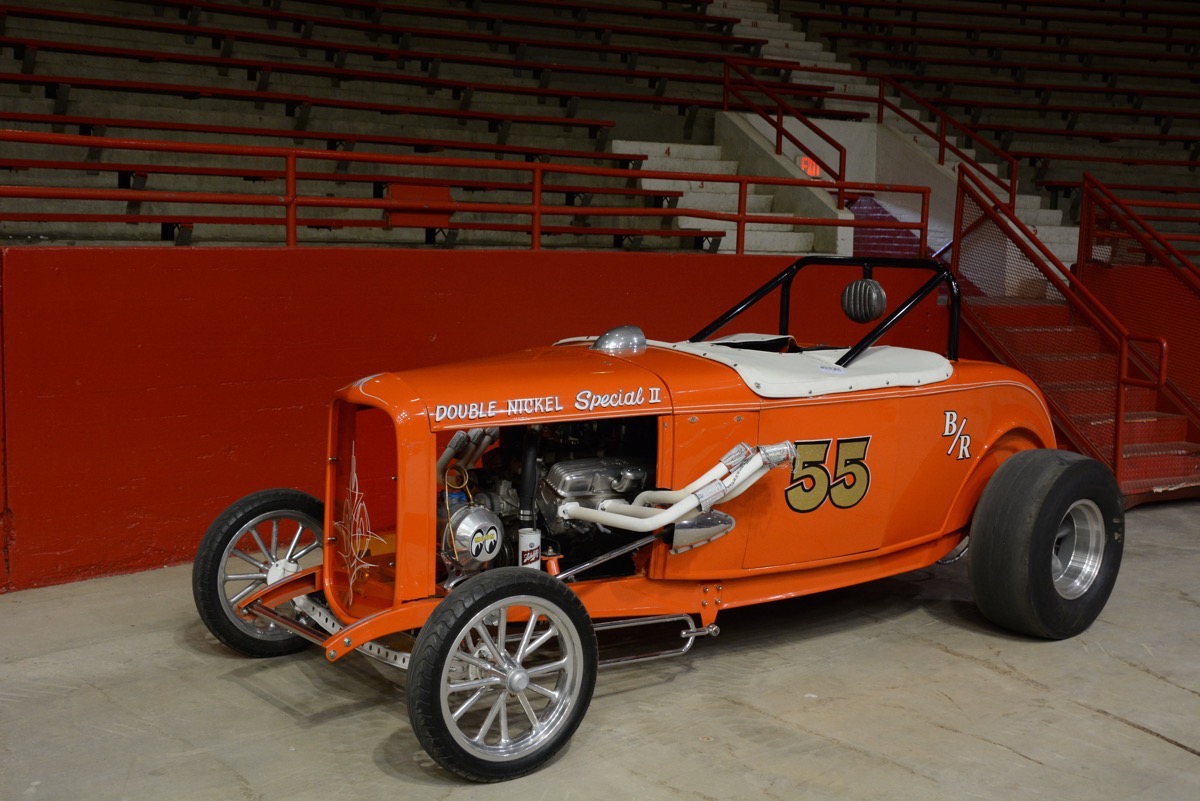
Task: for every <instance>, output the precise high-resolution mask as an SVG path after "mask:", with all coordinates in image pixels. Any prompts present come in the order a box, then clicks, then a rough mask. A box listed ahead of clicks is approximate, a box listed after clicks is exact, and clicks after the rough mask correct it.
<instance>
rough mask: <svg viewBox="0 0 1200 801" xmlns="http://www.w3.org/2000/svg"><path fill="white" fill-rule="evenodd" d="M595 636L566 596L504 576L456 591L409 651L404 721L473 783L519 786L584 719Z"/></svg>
mask: <svg viewBox="0 0 1200 801" xmlns="http://www.w3.org/2000/svg"><path fill="white" fill-rule="evenodd" d="M597 660H598V658H597V651H596V633H595V631H594V630H593V628H592V625H591V620H590V619H589V617H588V614H587V610H586V609H585V608H584V606H583V603H582V602H581V601H580V600H579V598H578V597H577V596H576V595H575V593H574V592H572V591H571V589H570V588H569V587H567V586H566V585H565V584H563V583H562V582H561V581H559V580H558V579H555V578H551V577H550V576H548V575H546V574H545V573H542V572H539V571H536V570H531V569H530V568H527V567H501V568H495V569H492V570H488V571H486V572H484V573H481V574H479V575H478V576H475V577H473V578H471V579H469V580H467V581H465V582H463V583H462V584H461V585H459V586H458V587H456V588H455V590H454V591H453V592H452V593H451V594H450V595H448V596H447V597H446V598H445V599H444V600H443V601H442V602H441V603H440V604H439V605H438V606H437V608H436V609H435V610H434V611H433V614H432V615H430V616H429V619H428V620H427V621H426V623H425V626H424V627H423V628H422V629H421V632H420V634H419V635H418V636H417V641H416V643H414V645H413V651H412V661H411V663H410V665H409V671H408V714H409V719H410V720H411V721H412V726H413V731H414V732H415V733H416V735H417V740H418V741H419V742H420V743H421V746H422V747H423V748H424V749H425V751H426V752H427V753H428V754H429V755H430V756H431V757H433V759H434V761H436V762H437V763H438V764H439V765H441V766H442V767H444V768H446V769H447V770H449V771H452V772H454V773H456V774H458V775H460V776H462V777H464V778H467V779H470V780H472V781H480V782H493V781H501V780H504V779H513V778H516V777H518V776H524V775H525V774H527V773H531V772H532V771H534V770H537V769H538V768H539V767H541V766H542V765H543V764H545V762H546V761H547V760H549V759H550V758H551V757H552V756H554V754H556V753H557V752H558V751H559V750H560V749H561V748H562V747H563V746H564V745H566V744H567V741H568V740H570V738H571V735H572V734H574V733H575V729H576V728H578V726H579V723H580V721H581V720H583V716H584V713H585V712H587V707H588V704H589V703H590V702H591V698H592V689H593V688H594V687H595V684H596V667H597Z"/></svg>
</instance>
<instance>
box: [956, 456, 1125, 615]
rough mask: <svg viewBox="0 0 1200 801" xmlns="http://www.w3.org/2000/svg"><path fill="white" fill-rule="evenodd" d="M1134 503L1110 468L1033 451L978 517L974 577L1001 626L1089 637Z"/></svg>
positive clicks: (999, 478)
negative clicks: (1128, 507)
mask: <svg viewBox="0 0 1200 801" xmlns="http://www.w3.org/2000/svg"><path fill="white" fill-rule="evenodd" d="M1124 539H1125V510H1124V499H1123V497H1122V495H1121V491H1120V489H1119V488H1118V486H1117V483H1116V480H1115V479H1114V478H1113V475H1112V473H1111V472H1110V471H1109V469H1108V468H1107V467H1105V466H1104V465H1102V464H1100V463H1099V462H1097V461H1095V460H1094V459H1089V458H1087V457H1085V456H1081V455H1079V454H1077V453H1069V452H1066V451H1054V450H1033V451H1023V452H1021V453H1018V454H1016V455H1014V456H1013V457H1011V458H1010V459H1008V461H1006V462H1004V464H1002V465H1001V466H1000V468H999V469H998V470H997V471H996V473H995V475H993V476H992V478H991V480H990V481H989V482H988V485H987V487H986V488H985V489H984V492H983V496H982V497H981V498H980V499H979V505H978V506H977V507H976V509H975V520H974V522H973V523H972V525H971V548H970V551H969V552H968V556H969V563H968V565H969V566H968V575H969V577H970V582H971V588H972V591H973V592H974V595H975V602H976V604H977V605H978V606H979V609H980V611H981V612H983V614H984V615H985V616H986V617H987V618H988V619H989V620H991V621H992V622H993V623H996V624H998V625H1001V626H1003V627H1005V628H1007V629H1010V630H1012V631H1015V632H1018V633H1021V634H1029V635H1033V636H1036V637H1046V638H1049V639H1063V638H1066V637H1073V636H1075V635H1076V634H1079V633H1080V632H1082V631H1084V630H1085V629H1087V627H1088V626H1090V625H1091V624H1092V622H1093V621H1094V620H1095V619H1096V617H1097V616H1098V615H1099V614H1100V611H1101V610H1102V609H1103V608H1104V605H1105V603H1107V601H1108V597H1109V595H1110V594H1111V593H1112V589H1113V586H1114V584H1115V583H1116V580H1117V572H1118V570H1119V569H1120V566H1121V553H1122V550H1123V546H1124Z"/></svg>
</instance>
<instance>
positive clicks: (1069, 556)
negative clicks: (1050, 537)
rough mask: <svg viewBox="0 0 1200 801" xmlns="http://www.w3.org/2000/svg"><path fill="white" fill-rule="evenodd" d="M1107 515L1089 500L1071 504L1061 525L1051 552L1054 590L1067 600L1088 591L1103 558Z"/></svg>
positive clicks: (1098, 571)
mask: <svg viewBox="0 0 1200 801" xmlns="http://www.w3.org/2000/svg"><path fill="white" fill-rule="evenodd" d="M1104 537H1105V529H1104V515H1103V514H1102V513H1101V512H1100V507H1099V506H1097V505H1096V504H1095V503H1094V502H1092V501H1090V500H1079V501H1076V502H1075V503H1074V504H1072V505H1071V508H1069V509H1068V510H1067V513H1066V514H1065V515H1063V519H1062V521H1061V522H1060V523H1059V524H1058V532H1057V533H1056V534H1055V537H1054V548H1053V553H1052V554H1051V565H1050V570H1051V575H1052V576H1053V578H1054V589H1055V590H1057V591H1058V594H1059V595H1061V596H1062V597H1063V598H1066V599H1067V600H1073V599H1075V598H1079V597H1080V596H1082V595H1083V594H1084V593H1086V592H1087V591H1088V588H1089V587H1091V586H1092V582H1094V581H1095V580H1096V576H1097V575H1099V573H1100V564H1101V562H1102V561H1103V559H1104V541H1105V540H1104Z"/></svg>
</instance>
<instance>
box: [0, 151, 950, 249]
mask: <svg viewBox="0 0 1200 801" xmlns="http://www.w3.org/2000/svg"><path fill="white" fill-rule="evenodd" d="M0 142H6V143H12V144H25V145H58V146H74V147H79V148H84V149H87V150H91V151H96V150H106V151H136V152H146V153H149V152H156V153H174V154H181V155H183V156H186V157H187V158H188V159H189V160H194V159H197V158H209V159H215V160H217V163H218V164H220V165H221V166H219V167H209V168H198V167H197V166H196V164H195V163H194V161H191V162H189V163H188V164H187V165H186V166H180V168H179V172H180V174H183V175H196V174H201V173H202V174H205V175H207V176H210V177H212V176H216V177H224V178H234V179H238V180H242V181H244V180H254V181H258V182H260V183H263V184H266V183H270V182H271V180H270V179H273V178H278V177H282V180H283V183H284V185H283V191H282V192H270V191H263V192H212V191H157V190H149V189H132V188H131V189H108V188H94V187H80V186H17V185H12V184H9V185H0V197H8V198H23V199H26V200H47V201H49V200H53V201H74V202H77V203H79V204H87V203H98V202H109V203H111V202H113V201H119V202H123V203H126V204H145V203H171V204H184V206H185V208H186V209H187V210H184V211H170V212H163V213H159V214H157V215H147V214H143V213H141V212H140V211H137V212H133V211H129V210H126V211H124V212H123V213H121V212H118V213H96V212H90V211H86V210H83V208H81V207H79V206H76V207H72V208H70V209H67V210H65V211H64V210H58V209H56V210H37V209H24V210H22V211H11V210H7V209H6V210H0V220H18V221H20V220H24V221H49V220H55V221H78V222H111V223H114V224H121V223H131V222H162V221H164V220H165V219H167V218H170V219H172V220H177V221H178V222H180V223H187V222H189V221H198V222H200V223H205V222H215V223H221V224H226V225H245V226H274V227H282V228H283V229H284V231H285V235H284V239H285V243H286V245H287V246H289V247H294V246H296V245H297V244H299V241H300V237H299V232H300V230H301V229H302V228H305V227H310V228H341V227H357V228H372V227H373V228H381V229H383V228H398V227H408V228H450V229H462V230H488V231H508V232H523V233H527V234H529V236H530V247H531V248H532V249H535V250H536V249H540V248H541V247H542V246H543V244H544V239H545V236H546V235H549V234H563V233H572V234H579V235H586V234H588V233H592V232H593V231H594V228H593V227H592V225H589V224H586V223H584V224H571V223H568V224H562V223H559V224H555V223H553V222H552V221H553V220H555V219H562V218H566V219H568V220H576V219H577V218H584V219H588V220H590V219H591V218H598V219H602V220H603V219H606V218H632V219H635V220H639V221H640V220H643V219H646V220H649V221H651V225H649V226H645V227H636V226H633V227H631V226H629V225H628V224H626V225H625V226H624V227H623V228H619V229H607V228H606V229H602V230H603V232H608V233H610V232H612V231H614V230H615V231H623V232H625V233H627V234H629V235H634V234H637V235H646V236H652V235H655V234H656V233H658V232H662V233H667V232H663V231H662V229H663V226H664V224H669V223H671V222H672V221H674V220H677V219H678V218H681V217H689V218H694V219H697V220H701V221H711V222H714V223H726V224H728V223H732V224H733V229H732V230H733V231H734V232H736V234H737V238H738V244H737V248H736V251H735V252H737V253H739V254H741V253H744V252H745V248H746V234H747V231H748V228H747V227H748V226H750V225H754V224H760V223H761V224H786V225H793V226H801V227H831V226H832V227H855V226H869V227H872V228H880V227H887V228H896V229H902V230H908V231H912V232H914V234H916V235H917V236H918V237H919V239H920V243H921V247H922V249H924V247H925V243H926V239H927V231H928V221H929V189H928V188H927V187H916V186H901V185H885V184H866V183H855V182H828V181H817V180H801V179H790V178H767V177H751V176H739V175H710V174H697V173H678V172H667V171H652V170H640V169H639V170H626V169H613V168H604V167H584V166H568V165H551V164H541V163H533V164H525V163H517V162H508V161H498V160H473V159H448V158H430V157H425V156H398V155H382V154H371V153H348V152H337V151H326V150H305V149H300V148H275V147H257V146H233V145H215V144H199V143H178V142H165V141H148V140H135V139H115V138H106V137H96V136H74V135H68V134H47V133H31V132H27V131H4V130H0ZM10 152H11V150H10ZM233 157H236V158H240V159H247V160H253V166H243V167H239V166H231V164H230V158H233ZM270 163H274V164H276V165H281V167H280V166H276V167H274V168H271V167H264V166H263V165H264V164H270ZM301 163H316V164H318V165H322V164H331V163H332V164H331V166H330V167H329V168H327V169H325V170H324V171H320V170H315V171H314V170H301V169H300V166H299V165H300V164H301ZM22 164H23V166H24V167H25V168H31V167H34V168H36V167H37V166H38V164H39V162H38V161H37V160H32V161H30V160H23V161H22ZM41 164H42V165H43V166H45V167H46V168H52V167H53V165H54V164H55V163H54V162H41ZM73 164H74V165H75V168H76V169H75V172H76V173H82V172H84V171H85V170H86V166H87V165H86V163H85V162H83V161H82V160H80V161H79V162H74V163H73ZM337 164H345V165H358V166H360V167H361V166H367V167H370V168H371V169H373V170H376V171H382V170H390V171H391V172H382V173H377V174H370V175H365V176H364V175H355V174H354V173H352V172H347V171H340V170H338V169H337V168H336V165H337ZM405 169H408V170H409V174H408V175H405V174H404V170H405ZM438 169H443V170H446V171H454V170H457V171H459V172H458V174H460V175H461V174H463V173H467V174H470V175H471V176H472V178H471V179H461V181H462V184H463V185H470V188H472V189H487V188H488V186H489V184H494V188H496V189H497V190H505V191H514V190H515V189H521V190H522V191H525V192H527V193H528V194H529V196H530V199H529V201H528V202H524V203H502V202H494V203H493V202H467V201H462V200H455V199H452V198H450V197H449V192H447V193H446V194H445V196H444V197H443V198H442V199H433V200H430V199H428V198H417V199H405V198H404V197H403V196H402V195H401V196H394V197H387V196H384V197H370V198H364V197H352V196H329V194H328V193H329V191H330V188H331V186H332V187H334V188H336V187H338V186H340V185H343V184H344V185H347V186H352V185H355V182H356V180H357V182H358V183H359V184H360V185H361V183H363V182H370V183H372V184H387V183H388V182H389V180H390V179H392V178H394V179H395V180H396V183H398V184H407V185H411V184H412V183H413V181H414V179H413V177H412V174H413V173H416V174H418V175H420V176H429V175H431V174H432V171H436V170H438ZM155 170H156V173H161V172H164V171H165V172H169V169H166V168H164V167H163V166H162V165H156V167H155ZM447 174H449V175H453V173H451V172H448V173H447ZM488 175H503V176H506V178H505V180H495V181H489V180H488V179H487V178H486V176H488ZM480 176H484V177H483V178H481V177H480ZM514 177H515V178H517V179H520V186H514V184H515V183H518V182H516V181H514ZM551 177H559V178H562V177H567V178H570V179H572V180H573V181H575V182H577V183H579V182H586V181H588V180H592V181H598V180H603V179H615V180H617V181H620V182H623V183H628V182H631V181H632V182H636V181H642V182H646V181H652V180H666V181H694V182H703V183H704V184H708V185H712V184H728V185H731V186H733V187H735V188H736V203H737V209H736V211H712V210H707V209H691V208H647V207H645V206H637V207H634V206H627V205H625V206H575V205H554V204H550V203H547V202H545V195H546V194H548V193H549V192H551V191H557V192H561V191H562V188H561V186H560V185H557V184H552V183H549V182H548V180H547V179H549V178H551ZM311 181H321V182H323V183H322V184H321V185H320V187H319V188H318V189H317V190H316V191H310V192H308V193H303V192H301V185H302V184H307V182H311ZM428 183H429V184H431V185H438V186H444V187H447V188H454V186H455V179H454V178H453V177H449V178H443V179H437V178H432V177H431V178H429V179H428ZM758 186H768V187H782V186H790V187H811V188H819V189H822V190H826V191H833V192H858V193H877V192H894V193H901V194H909V195H915V196H916V197H917V198H918V199H919V203H920V208H921V215H920V220H917V221H914V222H902V221H895V222H892V223H880V222H879V221H872V220H864V221H855V220H851V219H822V218H813V217H802V216H798V215H792V214H776V213H756V212H750V211H748V206H749V203H748V198H749V195H750V190H751V188H752V187H758ZM556 187H557V189H556ZM583 188H586V186H584V187H583ZM341 191H343V192H346V191H347V190H345V189H342V190H341ZM384 194H385V195H386V193H384ZM665 194H670V193H669V192H665ZM731 194H732V193H731ZM194 205H195V206H222V207H226V208H227V209H232V210H233V212H234V213H232V214H226V215H223V216H220V217H215V218H214V217H205V216H197V215H196V214H195V213H194V212H195V209H194V208H192V206H194ZM318 209H328V210H347V211H348V212H357V215H356V216H353V215H352V216H347V217H344V218H341V219H339V218H334V217H302V216H301V211H302V210H306V211H310V210H318ZM253 210H259V212H261V211H262V210H267V211H272V212H273V213H274V215H275V216H262V215H261V213H260V214H258V215H255V214H252V213H249V212H252V211H253ZM343 213H345V212H343ZM364 214H365V215H367V216H364ZM371 214H373V215H374V216H370V215H371ZM466 214H476V215H481V216H486V217H488V218H489V219H488V220H484V221H481V220H478V219H476V220H471V219H464V220H455V219H454V216H455V215H466ZM398 216H399V217H400V219H398ZM494 217H498V218H500V220H501V221H500V222H492V221H490V218H494ZM414 218H415V219H414ZM434 218H436V219H434ZM515 218H521V219H522V220H524V221H515ZM722 228H723V226H722ZM678 233H679V232H678V231H676V232H675V234H676V235H677V234H678ZM697 233H706V234H713V235H714V236H716V237H719V236H720V235H721V233H722V231H720V230H717V231H707V232H697Z"/></svg>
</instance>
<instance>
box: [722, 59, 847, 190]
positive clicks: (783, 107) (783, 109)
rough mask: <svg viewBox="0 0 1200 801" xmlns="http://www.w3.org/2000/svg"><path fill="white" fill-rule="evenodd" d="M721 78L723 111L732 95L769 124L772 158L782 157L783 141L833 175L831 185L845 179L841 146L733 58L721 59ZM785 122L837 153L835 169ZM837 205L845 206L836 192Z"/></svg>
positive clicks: (844, 154)
mask: <svg viewBox="0 0 1200 801" xmlns="http://www.w3.org/2000/svg"><path fill="white" fill-rule="evenodd" d="M753 63H761V62H753ZM735 72H736V73H737V74H738V76H739V77H740V78H741V79H742V80H744V81H745V82H746V83H747V84H749V86H750V87H751V88H752V89H753V90H754V91H755V92H758V93H760V94H762V95H765V96H766V97H768V98H770V100H771V102H772V103H774V104H775V107H774V109H768V108H767V107H764V106H763V105H762V104H760V103H758V102H756V101H755V100H753V99H752V98H751V97H749V96H748V95H747V94H746V93H745V92H743V91H742V89H741V87H740V86H739V85H738V84H736V83H734V81H733V80H732V76H733V73H735ZM723 75H724V87H723V92H722V103H723V106H724V109H725V110H726V111H728V110H729V106H730V103H729V98H730V96H731V95H732V96H733V97H736V98H737V99H738V100H740V101H741V102H742V103H744V104H746V105H747V106H749V107H750V108H751V109H752V110H753V111H754V113H755V114H757V115H758V116H759V117H760V118H762V119H764V120H766V121H767V123H768V124H770V126H771V127H772V128H773V129H774V130H775V154H776V155H782V154H783V142H784V140H785V139H786V140H787V141H788V142H790V143H791V144H793V145H795V146H796V147H797V148H799V149H800V152H802V153H804V154H805V155H806V156H808V157H809V158H810V159H812V160H813V161H814V162H815V163H816V164H817V165H818V166H820V167H821V169H822V170H823V171H824V173H825V174H828V175H831V176H833V180H834V181H835V182H836V181H841V180H842V179H843V178H844V177H845V176H846V148H845V147H844V146H843V145H842V143H841V142H839V141H837V140H836V139H834V138H833V137H832V136H830V135H829V134H827V133H825V132H824V131H823V130H821V129H820V128H819V127H818V126H816V125H814V124H813V123H812V122H811V121H810V120H809V119H808V118H807V117H805V116H804V115H802V114H801V113H800V112H799V111H798V110H797V109H796V108H795V107H794V106H792V105H791V104H790V103H788V102H787V100H786V99H784V98H783V97H781V96H780V95H779V94H778V93H776V92H774V91H773V90H771V88H770V87H768V86H766V85H765V84H763V83H762V82H761V81H759V80H758V79H757V78H755V77H754V75H752V74H751V73H750V71H749V70H748V69H747V66H746V64H745V63H743V62H741V61H739V60H737V59H733V58H727V59H725V63H724V72H723ZM785 113H786V118H785ZM788 120H796V121H797V122H799V123H800V124H801V125H803V126H804V127H805V128H808V130H810V131H812V132H813V133H814V134H816V135H817V136H818V137H819V138H820V139H821V140H822V141H824V142H825V143H826V144H827V145H829V146H830V147H831V148H833V150H834V152H836V153H837V167H832V166H830V165H829V164H828V163H827V162H826V161H825V160H824V159H822V158H821V157H820V156H818V155H817V154H816V153H814V152H813V151H812V150H811V149H809V148H808V146H807V145H805V144H804V143H803V142H802V141H801V140H800V139H798V138H797V137H796V136H795V135H794V134H793V133H792V132H791V131H789V130H788V129H787V121H788ZM837 206H838V208H839V209H840V208H844V207H845V195H844V194H843V193H842V192H840V191H839V192H838V193H837Z"/></svg>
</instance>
